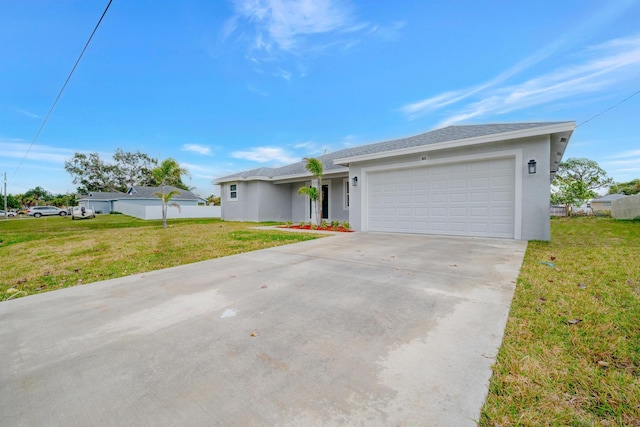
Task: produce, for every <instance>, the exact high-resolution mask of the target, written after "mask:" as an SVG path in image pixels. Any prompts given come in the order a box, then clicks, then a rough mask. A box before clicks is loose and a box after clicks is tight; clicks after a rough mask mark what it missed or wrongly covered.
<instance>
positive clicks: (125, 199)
mask: <svg viewBox="0 0 640 427" xmlns="http://www.w3.org/2000/svg"><path fill="white" fill-rule="evenodd" d="M173 190H176V191H179V192H180V194H177V195H175V196H173V197H172V198H171V201H172V202H175V203H177V204H179V205H180V206H198V205H204V204H205V203H206V200H205V199H204V198H203V197H200V196H198V195H196V194H194V193H193V192H191V191H187V190H182V189H180V188H177V187H171V186H167V187H166V191H167V192H169V191H173ZM161 192H162V187H142V186H137V185H133V186H131V187H129V190H127V192H126V193H122V192H120V191H116V192H102V191H92V192H90V193H89V194H88V195H86V196H81V197H79V198H78V205H79V206H84V207H87V208H89V209H93V210H94V212H96V213H109V212H113V211H118V208H117V207H116V206H117V205H120V206H122V204H123V203H126V204H130V205H141V206H161V205H162V201H161V200H160V198H159V197H158V196H156V195H155V194H156V193H161Z"/></svg>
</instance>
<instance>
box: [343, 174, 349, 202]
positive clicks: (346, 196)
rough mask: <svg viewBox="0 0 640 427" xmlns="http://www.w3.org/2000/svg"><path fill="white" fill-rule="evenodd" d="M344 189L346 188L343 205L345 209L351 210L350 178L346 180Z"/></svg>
mask: <svg viewBox="0 0 640 427" xmlns="http://www.w3.org/2000/svg"><path fill="white" fill-rule="evenodd" d="M342 187H343V188H344V203H343V205H344V206H343V207H344V209H349V178H346V179H345V180H344V183H343V184H342Z"/></svg>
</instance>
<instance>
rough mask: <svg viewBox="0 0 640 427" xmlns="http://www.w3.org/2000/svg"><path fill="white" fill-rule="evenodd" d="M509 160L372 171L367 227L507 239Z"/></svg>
mask: <svg viewBox="0 0 640 427" xmlns="http://www.w3.org/2000/svg"><path fill="white" fill-rule="evenodd" d="M514 182H515V164H514V159H513V158H505V159H491V160H483V161H477V162H466V163H457V164H445V165H437V166H422V167H419V168H409V169H402V170H394V171H381V172H372V173H370V174H368V176H367V184H368V187H367V195H368V198H367V200H368V206H367V214H368V228H369V230H372V231H397V232H414V233H431V234H454V235H471V236H495V237H507V238H512V237H513V235H514V215H515V209H514V206H515V184H514Z"/></svg>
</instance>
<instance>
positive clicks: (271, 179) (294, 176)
mask: <svg viewBox="0 0 640 427" xmlns="http://www.w3.org/2000/svg"><path fill="white" fill-rule="evenodd" d="M348 172H349V169H348V168H344V169H340V170H337V171H329V172H326V173H325V174H323V175H322V176H323V177H331V176H334V175H342V174H345V173H348ZM312 177H313V176H312V175H311V174H310V173H308V172H306V173H298V174H292V175H282V176H274V177H269V176H246V177H235V178H232V177H230V178H221V179H217V180H215V181H214V182H213V183H214V184H218V185H219V184H224V183H226V182H245V181H269V182H277V183H279V184H285V183H286V182H285V181H288V182H296V181H301V180H303V181H304V180H309V179H311V178H312Z"/></svg>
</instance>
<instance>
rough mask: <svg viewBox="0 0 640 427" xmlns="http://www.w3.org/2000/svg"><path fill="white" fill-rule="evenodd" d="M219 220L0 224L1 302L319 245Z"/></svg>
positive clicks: (106, 218)
mask: <svg viewBox="0 0 640 427" xmlns="http://www.w3.org/2000/svg"><path fill="white" fill-rule="evenodd" d="M257 225H260V224H248V223H238V222H224V221H221V220H218V219H192V220H171V221H170V228H168V229H166V230H163V229H162V225H161V221H143V220H139V219H136V218H132V217H128V216H125V215H99V216H98V217H97V218H96V219H95V220H94V219H91V220H88V221H71V219H70V218H61V217H42V218H37V219H34V218H22V219H11V220H6V221H0V265H1V266H2V272H1V274H0V301H2V300H7V299H9V298H17V297H22V296H26V295H32V294H36V293H41V292H47V291H52V290H55V289H60V288H66V287H69V286H76V285H81V284H87V283H91V282H96V281H99V280H106V279H111V278H115V277H121V276H127V275H130V274H136V273H142V272H145V271H151V270H157V269H161V268H166V267H174V266H177V265H181V264H188V263H192V262H197V261H203V260H207V259H212V258H217V257H222V256H227V255H233V254H237V253H241V252H247V251H254V250H257V249H263V248H268V247H273V246H280V245H285V244H288V243H294V242H299V241H303V240H310V239H315V238H318V237H319V236H318V235H314V234H309V233H291V232H286V231H275V230H273V231H272V230H258V229H255V228H253V227H255V226H257Z"/></svg>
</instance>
